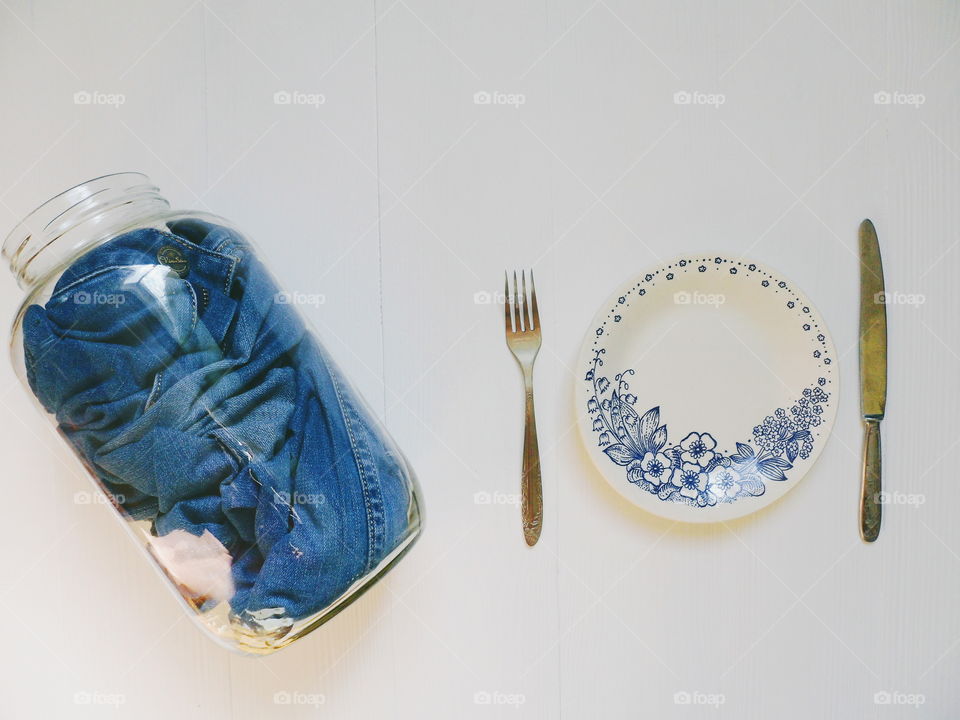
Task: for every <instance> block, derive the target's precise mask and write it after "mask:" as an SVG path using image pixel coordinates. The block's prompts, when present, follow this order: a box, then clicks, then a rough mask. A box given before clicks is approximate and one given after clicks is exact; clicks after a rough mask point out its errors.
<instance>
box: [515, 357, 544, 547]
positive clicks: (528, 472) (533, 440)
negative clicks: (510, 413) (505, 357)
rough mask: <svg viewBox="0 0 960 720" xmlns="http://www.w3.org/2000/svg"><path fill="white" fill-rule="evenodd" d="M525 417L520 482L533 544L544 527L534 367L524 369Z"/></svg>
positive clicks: (526, 534)
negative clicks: (534, 398) (535, 408)
mask: <svg viewBox="0 0 960 720" xmlns="http://www.w3.org/2000/svg"><path fill="white" fill-rule="evenodd" d="M523 387H524V394H525V396H526V412H525V415H526V419H525V421H524V430H523V475H522V477H521V481H520V511H521V513H522V516H523V537H524V540H526V541H527V545H529V546H531V547H532V546H534V545H536V544H537V540H539V539H540V531H541V530H542V529H543V484H542V483H541V480H540V447H539V445H538V443H537V417H536V414H535V413H534V409H533V369H532V368H530V369H524V372H523Z"/></svg>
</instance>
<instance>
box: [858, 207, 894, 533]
mask: <svg viewBox="0 0 960 720" xmlns="http://www.w3.org/2000/svg"><path fill="white" fill-rule="evenodd" d="M886 404H887V306H886V296H885V294H884V285H883V264H882V263H881V261H880V243H879V242H878V240H877V231H876V229H875V228H874V227H873V223H872V222H870V221H869V220H864V221H863V222H862V223H860V412H861V414H862V415H863V478H862V481H861V487H860V537H861V538H863V541H864V542H873V541H874V540H876V539H877V536H878V535H879V534H880V516H881V512H880V509H881V495H880V491H881V480H880V478H881V461H880V421H881V420H883V414H884V410H885V408H886Z"/></svg>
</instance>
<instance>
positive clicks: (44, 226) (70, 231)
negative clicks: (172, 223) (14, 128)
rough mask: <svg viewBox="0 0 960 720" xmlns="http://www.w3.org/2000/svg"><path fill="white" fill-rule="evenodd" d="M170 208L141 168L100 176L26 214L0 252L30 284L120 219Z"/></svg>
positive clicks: (19, 279) (20, 279)
mask: <svg viewBox="0 0 960 720" xmlns="http://www.w3.org/2000/svg"><path fill="white" fill-rule="evenodd" d="M168 207H169V203H168V202H167V201H166V200H165V199H164V198H163V197H161V195H160V190H159V188H158V187H157V186H156V185H154V184H153V182H152V181H151V180H150V178H149V177H147V176H146V175H145V174H143V173H140V172H120V173H112V174H109V175H102V176H100V177H97V178H94V179H92V180H87V181H86V182H82V183H80V184H78V185H74V186H73V187H71V188H69V189H68V190H64V191H63V192H61V193H59V194H57V195H55V196H53V197H52V198H50V199H49V200H47V201H46V202H44V203H43V204H41V205H39V206H38V207H37V208H35V209H34V210H33V211H32V212H30V213H28V214H27V215H26V216H25V217H24V218H23V220H21V221H20V222H19V223H18V224H17V226H16V227H14V229H13V230H11V231H10V233H9V234H8V235H7V237H6V240H4V242H3V248H2V255H3V257H4V259H6V261H7V262H8V263H9V264H10V270H11V272H13V274H14V275H15V276H16V277H17V282H18V283H20V285H21V286H24V285H26V286H29V285H30V284H32V282H33V281H34V280H35V279H36V278H37V277H39V276H40V275H42V273H43V272H44V271H47V270H50V269H52V268H53V267H55V266H56V265H57V264H58V262H62V261H64V260H66V259H69V257H70V256H71V255H75V254H76V252H77V251H80V250H81V249H82V248H84V247H86V246H88V245H91V244H92V243H95V242H96V241H97V240H100V239H103V238H104V237H106V236H107V235H109V230H110V229H111V228H115V227H117V226H118V224H120V225H122V224H123V223H124V222H126V223H127V224H129V222H130V221H131V220H133V219H135V218H137V217H145V216H147V215H149V214H152V213H155V212H157V211H162V210H165V209H167V208H168ZM41 255H42V257H41Z"/></svg>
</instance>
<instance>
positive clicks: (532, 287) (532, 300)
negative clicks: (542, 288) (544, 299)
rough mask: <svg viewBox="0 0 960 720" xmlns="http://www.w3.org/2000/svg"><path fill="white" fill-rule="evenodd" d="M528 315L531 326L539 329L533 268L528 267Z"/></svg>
mask: <svg viewBox="0 0 960 720" xmlns="http://www.w3.org/2000/svg"><path fill="white" fill-rule="evenodd" d="M530 315H531V318H532V320H533V326H532V327H534V328H536V329H538V330H539V329H540V312H539V311H538V310H537V286H536V285H535V284H534V282H533V268H530Z"/></svg>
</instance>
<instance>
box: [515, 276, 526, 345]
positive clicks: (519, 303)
mask: <svg viewBox="0 0 960 720" xmlns="http://www.w3.org/2000/svg"><path fill="white" fill-rule="evenodd" d="M513 310H514V317H515V318H516V320H517V332H523V331H524V330H525V329H526V328H525V327H524V326H523V296H522V295H521V294H520V288H519V286H518V285H517V271H516V270H514V271H513Z"/></svg>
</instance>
